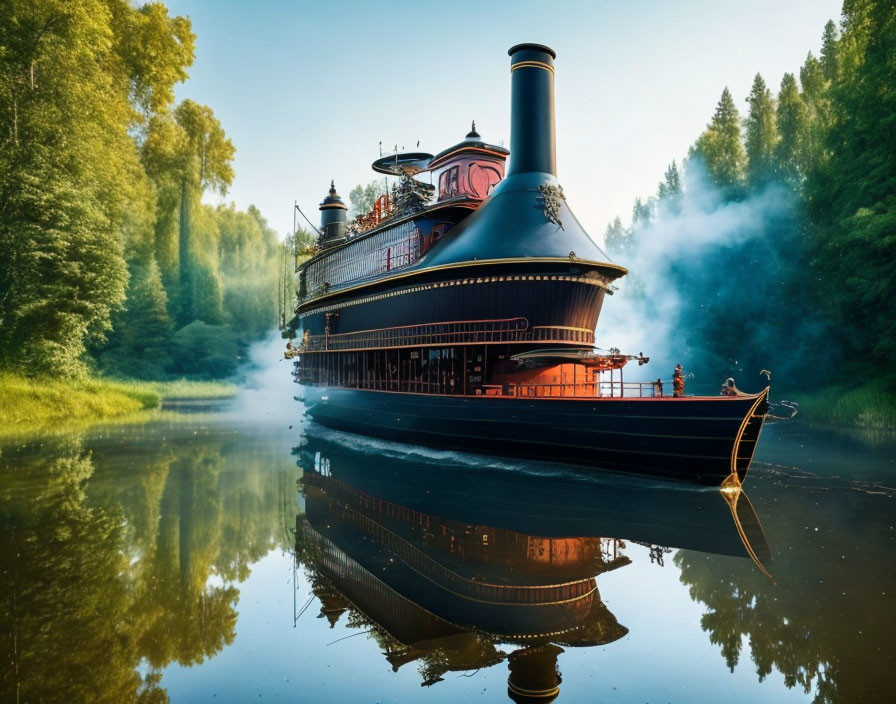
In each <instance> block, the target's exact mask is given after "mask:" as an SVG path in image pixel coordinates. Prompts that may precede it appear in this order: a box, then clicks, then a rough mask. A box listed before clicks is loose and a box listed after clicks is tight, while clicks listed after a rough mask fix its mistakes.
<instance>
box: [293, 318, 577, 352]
mask: <svg viewBox="0 0 896 704" xmlns="http://www.w3.org/2000/svg"><path fill="white" fill-rule="evenodd" d="M593 340H594V333H593V332H591V331H589V330H585V329H580V328H569V327H564V326H551V325H539V326H534V327H529V321H528V320H526V319H525V318H505V319H498V320H475V321H467V320H460V321H451V322H443V323H427V324H422V325H406V326H401V327H393V328H379V329H374V330H361V331H357V332H347V333H330V334H326V335H311V336H309V337H308V339H307V340H306V341H305V343H304V346H303V350H302V351H305V352H325V351H326V352H338V351H352V350H364V349H378V348H384V347H429V346H439V345H441V346H444V345H451V344H481V343H495V342H576V343H586V344H591V343H592V342H593Z"/></svg>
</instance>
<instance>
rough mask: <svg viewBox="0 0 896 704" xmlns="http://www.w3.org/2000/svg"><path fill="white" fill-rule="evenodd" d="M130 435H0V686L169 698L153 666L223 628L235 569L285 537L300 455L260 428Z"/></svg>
mask: <svg viewBox="0 0 896 704" xmlns="http://www.w3.org/2000/svg"><path fill="white" fill-rule="evenodd" d="M129 444H131V445H132V446H133V447H132V449H131V451H130V452H127V451H125V452H124V453H123V451H122V449H121V448H120V447H118V446H116V443H114V442H112V441H108V442H105V441H104V439H103V438H102V437H99V438H89V439H85V438H84V437H82V436H80V435H77V434H74V435H70V436H66V437H61V438H55V439H50V440H47V439H45V440H43V442H34V443H33V444H25V445H22V446H18V447H4V448H3V449H2V455H0V487H2V489H0V560H2V564H3V574H2V579H0V595H2V597H0V598H2V617H0V621H2V635H0V638H2V650H3V654H4V655H3V659H4V666H3V667H2V668H0V700H2V701H4V702H6V701H9V702H37V701H40V702H110V703H111V702H115V703H116V704H117V703H120V702H129V701H138V702H153V703H155V702H166V701H168V696H167V694H166V692H165V691H164V689H162V688H161V675H160V674H159V672H158V671H159V670H160V669H162V668H164V667H166V666H167V665H169V664H170V663H172V662H177V663H180V664H183V665H191V664H195V663H200V662H202V661H203V660H205V659H206V658H208V657H210V656H212V655H214V654H215V653H217V652H219V651H220V650H221V648H223V647H224V646H226V645H227V644H229V643H231V642H232V641H233V638H234V626H235V623H236V617H237V614H236V603H237V598H238V595H239V593H238V590H237V588H236V587H235V586H233V583H234V582H236V581H242V580H244V579H246V578H247V577H248V575H249V571H250V565H251V564H252V563H254V562H255V561H257V560H259V559H260V558H261V557H262V556H264V555H265V554H266V553H267V552H269V551H270V550H271V549H272V548H273V547H275V546H278V545H280V546H284V547H285V546H286V543H285V532H284V520H285V511H286V506H285V505H284V501H285V500H287V499H288V498H289V497H290V491H289V488H290V487H292V486H294V482H295V476H296V471H295V468H294V467H290V466H289V465H288V464H285V463H283V462H282V461H281V462H280V464H279V466H280V468H281V469H279V470H277V464H276V463H273V462H272V459H273V458H272V457H271V453H270V451H265V448H264V446H263V445H262V444H261V443H257V444H255V445H254V446H253V445H252V444H251V443H246V441H245V438H243V439H242V442H239V441H237V440H236V439H235V438H234V436H233V435H232V434H229V433H222V434H221V435H217V436H216V435H211V436H208V437H204V438H202V439H201V440H196V439H194V438H191V439H190V441H188V442H186V441H184V442H178V441H177V440H172V441H170V442H159V438H158V437H156V436H148V437H146V438H141V437H140V434H139V433H137V437H136V438H129ZM88 448H89V449H88ZM292 514H293V515H294V509H292ZM212 576H214V577H216V579H214V580H211V581H210V577H212ZM141 663H147V664H148V665H149V671H148V673H147V674H146V676H145V677H141V676H140V674H139V672H138V670H145V669H146V668H145V667H140V665H141Z"/></svg>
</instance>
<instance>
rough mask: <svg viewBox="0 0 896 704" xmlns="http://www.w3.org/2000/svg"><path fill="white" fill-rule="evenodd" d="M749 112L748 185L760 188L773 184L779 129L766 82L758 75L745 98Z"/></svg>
mask: <svg viewBox="0 0 896 704" xmlns="http://www.w3.org/2000/svg"><path fill="white" fill-rule="evenodd" d="M747 103H748V104H749V105H750V109H749V111H748V113H747V119H746V121H745V127H746V130H745V131H746V140H745V147H746V155H747V184H748V185H749V186H750V187H751V188H759V187H762V186H764V185H765V184H767V183H769V182H770V181H771V180H773V179H774V178H775V176H776V174H775V147H776V146H777V143H778V128H777V125H776V124H775V103H774V100H773V99H772V94H771V91H770V90H769V89H768V87H767V86H766V85H765V80H764V79H763V78H762V76H761V75H759V74H758V73H757V74H756V78H755V79H754V80H753V88H752V90H751V91H750V96H749V97H748V98H747Z"/></svg>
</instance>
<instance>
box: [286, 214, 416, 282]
mask: <svg viewBox="0 0 896 704" xmlns="http://www.w3.org/2000/svg"><path fill="white" fill-rule="evenodd" d="M419 257H420V235H419V233H418V231H417V228H416V226H415V224H414V222H413V221H410V220H409V221H407V222H403V223H401V224H400V225H396V226H395V227H390V228H388V229H387V230H384V231H383V232H378V233H377V234H375V235H371V236H369V237H365V238H363V239H359V240H358V241H357V242H354V243H352V244H351V245H350V246H348V247H342V248H340V249H337V250H336V251H334V252H333V253H332V254H330V255H327V256H324V257H322V258H321V259H318V260H317V261H316V262H312V263H311V264H309V265H308V266H307V267H305V268H304V269H303V270H302V274H301V276H302V277H303V278H304V280H303V281H302V284H303V287H304V289H305V290H306V291H307V292H308V293H310V294H312V295H314V294H316V293H318V292H320V291H321V289H322V288H323V287H324V284H327V285H328V286H329V287H331V288H332V287H336V286H339V285H341V284H345V283H347V282H349V281H355V280H358V279H364V278H367V277H369V276H374V275H376V274H381V273H384V272H388V271H391V270H393V269H400V268H402V267H405V266H409V265H410V264H413V263H414V262H415V261H417V259H419Z"/></svg>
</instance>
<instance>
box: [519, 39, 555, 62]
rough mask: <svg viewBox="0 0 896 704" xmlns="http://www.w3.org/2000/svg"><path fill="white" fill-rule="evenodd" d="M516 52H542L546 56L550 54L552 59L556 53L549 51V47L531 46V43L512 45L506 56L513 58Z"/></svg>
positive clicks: (541, 45)
mask: <svg viewBox="0 0 896 704" xmlns="http://www.w3.org/2000/svg"><path fill="white" fill-rule="evenodd" d="M518 51H543V52H545V53H546V54H550V55H551V58H552V59H556V58H557V52H556V51H554V50H553V49H551V47H549V46H545V45H544V44H533V43H531V42H527V43H523V44H514V45H513V46H512V47H510V48H509V49H508V50H507V54H508V56H513V55H514V54H516V53H517V52H518Z"/></svg>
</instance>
